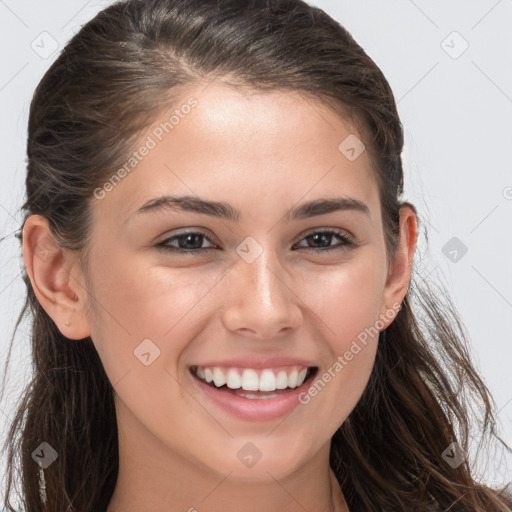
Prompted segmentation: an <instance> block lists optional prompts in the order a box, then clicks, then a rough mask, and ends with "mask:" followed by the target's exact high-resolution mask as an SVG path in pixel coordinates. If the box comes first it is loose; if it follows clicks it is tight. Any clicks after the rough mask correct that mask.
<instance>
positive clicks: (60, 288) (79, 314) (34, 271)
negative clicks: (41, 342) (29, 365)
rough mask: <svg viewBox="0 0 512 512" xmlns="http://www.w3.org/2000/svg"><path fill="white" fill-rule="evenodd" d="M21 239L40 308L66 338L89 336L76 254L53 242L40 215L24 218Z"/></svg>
mask: <svg viewBox="0 0 512 512" xmlns="http://www.w3.org/2000/svg"><path fill="white" fill-rule="evenodd" d="M22 240H23V260H24V263H25V268H26V271H27V274H28V277H29V278H30V282H31V284H32V288H33V290H34V293H35V295H36V297H37V300H38V301H39V303H40V304H41V306H42V307H43V308H44V310H45V311H46V312H47V313H48V315H49V316H50V317H51V318H52V320H53V321H54V322H55V325H56V326H57V328H58V329H59V331H60V332H61V333H62V334H63V335H64V336H65V337H66V338H69V339H74V340H79V339H82V338H86V337H87V336H89V335H90V332H91V331H90V325H89V319H88V317H87V314H86V312H87V309H86V298H87V293H86V290H85V287H84V285H83V284H82V283H83V276H82V272H81V269H80V265H79V259H78V254H77V253H74V252H72V251H69V250H67V249H63V248H62V247H61V246H60V245H59V244H58V243H57V242H56V240H55V238H54V237H53V235H52V233H51V231H50V228H49V224H48V220H47V219H46V218H45V217H43V216H42V215H30V216H29V217H28V218H27V220H26V221H25V224H24V226H23V236H22Z"/></svg>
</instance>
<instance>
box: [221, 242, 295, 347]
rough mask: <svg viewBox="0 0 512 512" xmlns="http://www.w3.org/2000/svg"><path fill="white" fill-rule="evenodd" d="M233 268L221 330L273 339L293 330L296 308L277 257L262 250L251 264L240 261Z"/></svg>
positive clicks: (242, 259) (269, 251) (268, 250)
mask: <svg viewBox="0 0 512 512" xmlns="http://www.w3.org/2000/svg"><path fill="white" fill-rule="evenodd" d="M236 267H237V268H236V269H235V272H234V273H233V276H232V279H231V282H230V288H231V293H229V295H228V297H229V298H228V304H226V308H225V309H224V315H223V321H224V324H225V326H226V327H227V328H228V329H230V330H233V331H240V330H242V331H244V332H246V333H247V332H250V333H251V334H253V335H256V336H258V337H274V336H276V335H278V334H279V332H281V331H283V330H289V329H290V328H296V327H297V325H298V324H299V323H300V320H301V313H300V308H299V307H298V304H297V302H296V299H295V295H294V294H293V293H292V291H291V290H290V288H289V286H290V285H289V284H288V283H287V279H286V275H285V272H284V271H283V267H282V266H281V264H280V261H279V259H278V257H277V255H276V254H275V253H274V252H272V250H270V249H268V248H265V249H263V250H262V251H261V254H260V255H259V256H258V257H257V258H256V259H254V260H253V261H252V262H248V261H247V260H244V258H243V257H240V260H239V261H237V262H236Z"/></svg>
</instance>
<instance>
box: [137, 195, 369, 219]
mask: <svg viewBox="0 0 512 512" xmlns="http://www.w3.org/2000/svg"><path fill="white" fill-rule="evenodd" d="M162 209H171V210H175V211H186V212H193V213H201V214H203V215H210V216H212V217H218V218H220V219H225V220H228V221H237V220H239V219H240V217H241V212H240V210H237V209H236V208H233V207H232V206H231V205H230V204H228V203H223V202H218V201H207V200H205V199H200V198H198V197H195V196H179V197H178V196H162V197H157V198H154V199H150V200H149V201H146V202H145V203H144V204H143V205H142V206H141V207H140V208H139V209H138V210H136V211H135V212H134V213H135V214H137V215H139V214H143V213H148V212H151V211H158V210H162ZM349 210H350V211H358V212H361V213H364V214H366V215H368V216H370V210H369V208H368V206H367V205H366V204H365V203H363V202H362V201H360V200H359V199H354V198H352V197H337V198H333V199H316V200H314V201H309V202H307V203H304V204H302V205H300V206H296V207H294V208H292V209H291V210H289V211H288V212H286V214H285V215H284V218H285V219H286V220H288V221H290V220H299V219H306V218H309V217H315V216H317V215H324V214H326V213H332V212H337V211H349Z"/></svg>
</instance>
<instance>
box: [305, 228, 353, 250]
mask: <svg viewBox="0 0 512 512" xmlns="http://www.w3.org/2000/svg"><path fill="white" fill-rule="evenodd" d="M333 237H336V238H338V239H339V240H341V242H340V243H338V244H336V245H330V243H331V242H332V239H333ZM302 240H306V241H307V242H308V243H319V244H320V247H308V249H309V250H311V251H313V252H317V253H321V252H328V251H340V250H346V249H348V248H350V246H354V245H355V243H354V242H353V240H352V237H351V236H349V235H347V234H346V233H342V232H341V231H338V230H317V231H313V232H312V233H309V234H308V235H306V236H305V237H304V238H303V239H302ZM302 240H301V241H302Z"/></svg>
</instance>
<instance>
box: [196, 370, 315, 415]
mask: <svg viewBox="0 0 512 512" xmlns="http://www.w3.org/2000/svg"><path fill="white" fill-rule="evenodd" d="M190 376H191V377H192V380H193V381H194V383H195V385H196V386H197V387H198V388H199V389H200V390H201V391H203V392H204V394H205V395H206V396H208V397H209V398H210V399H211V400H212V401H213V402H214V403H215V404H217V405H218V406H219V407H220V408H221V409H223V410H224V411H226V412H228V413H229V414H231V415H233V416H236V417H237V418H241V419H244V420H249V421H269V420H275V419H278V418H282V417H283V416H285V415H287V414H289V413H291V412H292V411H293V410H294V409H295V408H296V407H297V406H298V405H299V404H300V403H301V402H300V401H299V395H300V394H301V393H302V392H307V390H308V388H309V385H310V383H311V381H312V378H311V375H310V376H309V377H308V378H307V379H306V380H305V381H304V382H303V383H302V384H301V385H300V386H299V387H296V388H294V389H290V390H289V391H287V392H286V393H285V394H283V395H281V396H279V397H276V398H257V399H250V398H244V397H242V396H237V395H234V394H231V393H229V392H226V391H219V390H217V389H215V388H212V387H211V386H209V385H208V384H206V383H205V382H203V381H202V380H199V379H198V378H196V377H194V376H193V375H192V374H190ZM313 376H314V375H313Z"/></svg>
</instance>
